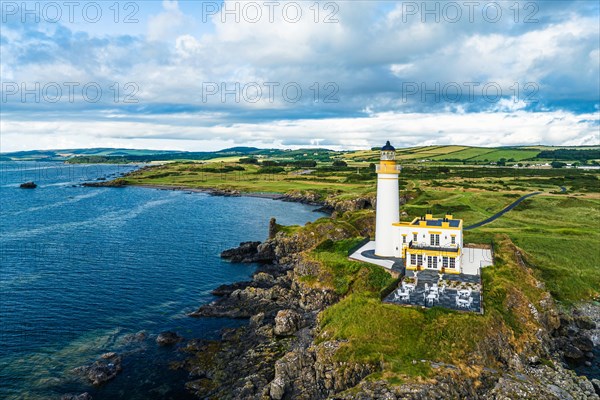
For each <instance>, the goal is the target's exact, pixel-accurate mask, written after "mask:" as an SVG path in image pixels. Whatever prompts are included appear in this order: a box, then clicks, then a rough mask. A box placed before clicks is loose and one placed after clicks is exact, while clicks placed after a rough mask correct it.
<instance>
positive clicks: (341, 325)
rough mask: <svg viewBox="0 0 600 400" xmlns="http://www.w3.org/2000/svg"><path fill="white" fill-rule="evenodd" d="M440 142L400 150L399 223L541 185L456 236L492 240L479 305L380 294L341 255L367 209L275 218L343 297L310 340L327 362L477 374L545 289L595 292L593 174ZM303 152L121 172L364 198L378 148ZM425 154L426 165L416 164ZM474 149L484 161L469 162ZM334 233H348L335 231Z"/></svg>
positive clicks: (377, 284) (534, 322)
mask: <svg viewBox="0 0 600 400" xmlns="http://www.w3.org/2000/svg"><path fill="white" fill-rule="evenodd" d="M443 147H444V148H441V147H437V148H436V147H426V148H420V149H419V148H417V149H409V150H406V151H405V150H400V151H399V158H400V160H401V161H400V162H401V163H402V164H403V167H404V168H403V171H402V173H401V175H400V188H401V195H402V198H403V200H404V201H406V204H403V205H402V206H401V210H402V211H403V215H402V219H404V220H408V219H411V218H413V217H416V216H420V215H422V214H424V213H425V212H426V211H428V210H429V211H432V212H433V213H434V214H441V213H445V212H451V213H452V214H454V216H455V217H458V218H462V219H464V220H465V226H469V225H471V224H474V223H476V222H479V221H481V220H483V219H486V218H488V217H490V216H491V215H493V214H495V213H496V212H498V211H500V210H502V209H503V208H504V207H506V206H507V205H508V204H510V203H512V202H513V201H515V200H516V199H517V198H519V197H520V196H522V195H524V194H527V193H531V192H538V191H539V192H541V194H539V195H537V196H534V197H532V198H529V199H527V200H525V201H524V202H522V203H521V204H520V205H519V206H517V207H516V208H515V209H514V210H512V211H510V212H508V213H507V214H505V215H504V216H502V217H501V218H499V219H497V220H495V221H494V222H492V223H489V224H487V225H484V226H482V227H479V228H476V229H474V230H470V231H466V232H465V241H466V242H474V243H490V242H493V243H494V248H495V257H496V258H495V262H494V266H493V267H490V268H486V269H484V270H483V272H482V276H483V287H484V289H483V292H484V304H483V306H484V310H485V313H484V315H479V314H472V313H460V312H456V311H449V310H445V309H440V308H435V307H434V308H432V309H422V310H421V309H416V308H406V307H398V306H394V305H390V304H384V303H382V302H381V300H380V299H381V295H382V292H385V291H386V289H388V288H389V287H390V285H393V284H394V283H395V280H394V278H392V277H391V276H390V275H389V274H388V273H387V272H386V271H384V270H383V269H382V268H380V267H377V266H374V265H371V264H365V263H359V262H355V261H350V260H348V258H347V252H348V250H349V249H350V248H351V247H352V246H353V245H355V244H356V243H357V242H358V241H359V240H360V239H361V237H363V236H364V235H366V234H367V235H368V234H372V228H373V224H374V211H373V210H372V209H370V208H369V207H368V206H366V207H364V209H360V208H361V207H358V208H359V209H351V208H350V209H348V210H346V211H343V210H342V211H338V213H337V215H336V217H335V218H333V219H330V218H323V219H321V220H318V221H316V222H313V223H311V224H307V225H306V226H305V227H279V229H280V231H283V232H284V233H285V234H286V235H288V236H293V235H305V236H307V237H311V238H312V240H313V241H315V243H317V245H316V246H315V247H313V248H312V249H311V250H309V251H306V252H305V253H303V255H302V257H303V263H304V265H305V271H304V274H303V275H302V276H301V277H300V281H301V282H302V283H303V284H305V285H309V286H315V287H320V288H327V289H331V290H333V291H335V293H337V294H338V295H340V296H342V300H341V301H340V302H339V303H337V304H335V305H333V306H331V307H329V308H328V309H326V310H325V311H324V312H322V313H321V314H320V316H319V333H318V338H317V340H318V341H327V340H332V339H341V340H343V341H344V342H343V343H344V344H343V345H342V347H341V348H340V350H339V351H338V352H337V353H336V357H337V359H338V360H339V361H342V362H344V361H360V362H369V363H373V364H377V365H380V366H381V369H380V370H381V372H378V373H376V374H374V376H373V377H372V378H373V379H378V378H382V377H383V378H385V379H387V380H389V381H391V382H399V381H404V380H406V379H412V378H414V377H421V378H427V377H428V376H431V373H432V365H433V364H432V363H449V364H453V365H455V366H458V367H459V368H460V369H461V371H462V372H463V373H466V374H470V375H472V376H477V375H478V372H479V369H480V368H481V366H482V365H486V366H488V367H490V368H493V367H494V366H495V363H497V357H496V356H497V354H492V353H489V349H491V348H497V349H499V350H498V351H502V350H501V349H502V347H507V348H508V347H509V348H511V349H512V350H513V351H517V352H519V351H527V348H528V346H529V344H530V343H533V342H535V340H536V339H535V337H536V336H535V335H536V334H537V333H538V330H539V329H540V326H541V325H540V324H541V323H540V321H539V320H538V319H537V317H536V315H537V314H543V313H544V312H545V311H546V309H545V307H547V304H548V302H547V301H545V299H546V296H547V294H546V293H547V292H546V291H548V292H549V293H550V294H551V295H552V296H553V297H554V299H555V300H557V301H558V302H559V304H562V305H563V306H564V307H569V306H570V305H572V304H576V303H579V302H585V301H590V300H592V299H596V300H598V299H599V296H600V273H599V272H598V268H599V267H600V248H598V246H597V243H599V242H600V230H599V229H598V227H599V226H600V213H599V212H598V211H599V209H600V184H599V183H600V181H599V173H598V171H588V170H581V169H566V168H547V167H537V168H533V167H529V168H527V167H525V166H524V165H523V167H519V168H508V167H499V166H498V165H489V160H491V159H495V160H499V159H501V158H507V157H510V158H513V159H515V160H517V159H519V160H521V161H519V162H522V163H523V160H524V159H525V158H531V157H535V156H536V155H537V154H539V152H542V151H553V150H552V149H544V148H536V149H491V150H490V149H477V148H465V147H461V146H454V147H453V148H449V146H443ZM442 150H443V151H446V153H444V152H443V151H442ZM450 150H451V152H449V151H450ZM484 151H487V153H483V152H484ZM564 154H567V155H568V156H570V157H572V156H573V153H569V152H567V153H564ZM302 157H303V159H301V160H298V159H296V158H294V157H291V158H289V159H285V158H281V157H280V156H279V155H278V156H274V157H272V158H270V157H262V158H260V159H258V158H256V159H254V158H253V157H250V158H251V159H250V160H249V159H248V157H242V158H239V157H238V158H236V159H223V158H221V159H219V161H218V162H210V161H207V162H202V163H200V162H175V163H168V164H163V165H157V166H152V167H147V168H144V169H142V170H139V171H136V172H134V173H132V174H129V175H128V176H125V177H123V178H121V180H122V183H124V184H130V185H163V186H164V185H166V186H174V187H183V188H207V189H208V188H210V189H221V190H235V191H239V192H241V193H251V192H252V193H257V192H264V193H280V194H286V193H291V192H292V193H296V194H297V193H304V194H305V195H308V194H311V195H313V197H314V198H317V199H320V200H322V201H327V202H329V203H330V204H340V203H344V202H348V201H352V200H354V199H358V198H371V199H372V198H373V196H374V195H375V190H376V175H375V173H374V171H373V166H372V165H370V164H371V163H372V162H375V161H376V159H377V152H376V151H364V152H347V153H342V154H337V155H336V156H335V158H334V159H333V160H332V159H329V160H328V161H324V160H323V159H321V158H319V159H315V160H311V159H310V156H309V155H305V154H302ZM328 157H331V155H328ZM411 157H412V158H411ZM449 157H450V158H454V159H456V157H464V159H463V161H465V162H463V161H461V162H455V161H452V162H450V161H448V162H446V164H443V163H442V160H444V159H445V160H448V159H450V158H449ZM492 157H493V158H492ZM521 157H523V158H521ZM425 158H427V159H430V160H432V161H431V162H421V160H424V159H425ZM482 158H483V159H484V160H485V159H487V160H488V162H487V164H486V165H482V164H481V163H480V164H479V165H477V163H479V161H477V160H478V159H482ZM469 160H471V161H472V162H473V163H471V161H469ZM342 161H343V162H342ZM482 162H483V161H482ZM440 163H442V164H440ZM335 232H344V235H343V236H340V237H355V239H344V240H335ZM330 237H333V239H334V240H331V239H330ZM315 238H317V239H315ZM499 338H503V339H499ZM495 340H503V341H502V342H494V341H495ZM421 360H426V362H421Z"/></svg>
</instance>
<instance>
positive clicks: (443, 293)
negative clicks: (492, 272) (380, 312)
mask: <svg viewBox="0 0 600 400" xmlns="http://www.w3.org/2000/svg"><path fill="white" fill-rule="evenodd" d="M403 281H404V282H405V284H406V285H414V290H412V291H411V292H410V293H409V295H408V297H406V295H405V296H404V298H401V297H400V296H398V295H397V292H398V291H399V290H401V289H402V286H401V284H400V285H399V286H398V288H397V289H396V290H394V291H393V292H392V293H390V294H389V295H388V296H387V297H386V298H385V299H384V300H383V302H384V303H391V304H399V305H411V306H421V307H434V306H438V307H444V308H449V309H452V310H459V311H471V312H479V313H483V309H482V305H481V280H480V277H479V276H474V275H463V274H460V275H453V274H439V273H438V272H437V271H431V270H425V271H420V272H417V273H416V276H415V273H414V272H413V271H406V276H405V277H404V279H403ZM433 285H437V287H438V289H437V296H434V294H432V293H434V292H435V290H432V289H431V288H432V287H433ZM426 288H429V290H428V289H426ZM459 291H462V293H463V296H459ZM428 296H429V299H427V297H428ZM457 297H458V299H459V300H458V302H457ZM459 303H461V304H462V306H459Z"/></svg>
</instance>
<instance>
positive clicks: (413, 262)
mask: <svg viewBox="0 0 600 400" xmlns="http://www.w3.org/2000/svg"><path fill="white" fill-rule="evenodd" d="M410 265H417V255H416V254H411V255H410Z"/></svg>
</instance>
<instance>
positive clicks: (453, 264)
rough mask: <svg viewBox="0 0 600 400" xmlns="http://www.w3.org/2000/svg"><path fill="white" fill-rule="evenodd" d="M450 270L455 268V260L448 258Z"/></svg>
mask: <svg viewBox="0 0 600 400" xmlns="http://www.w3.org/2000/svg"><path fill="white" fill-rule="evenodd" d="M450 268H456V258H454V257H450Z"/></svg>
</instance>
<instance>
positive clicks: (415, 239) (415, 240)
mask: <svg viewBox="0 0 600 400" xmlns="http://www.w3.org/2000/svg"><path fill="white" fill-rule="evenodd" d="M418 240H419V239H418V238H417V234H416V233H413V242H417V241H418Z"/></svg>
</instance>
